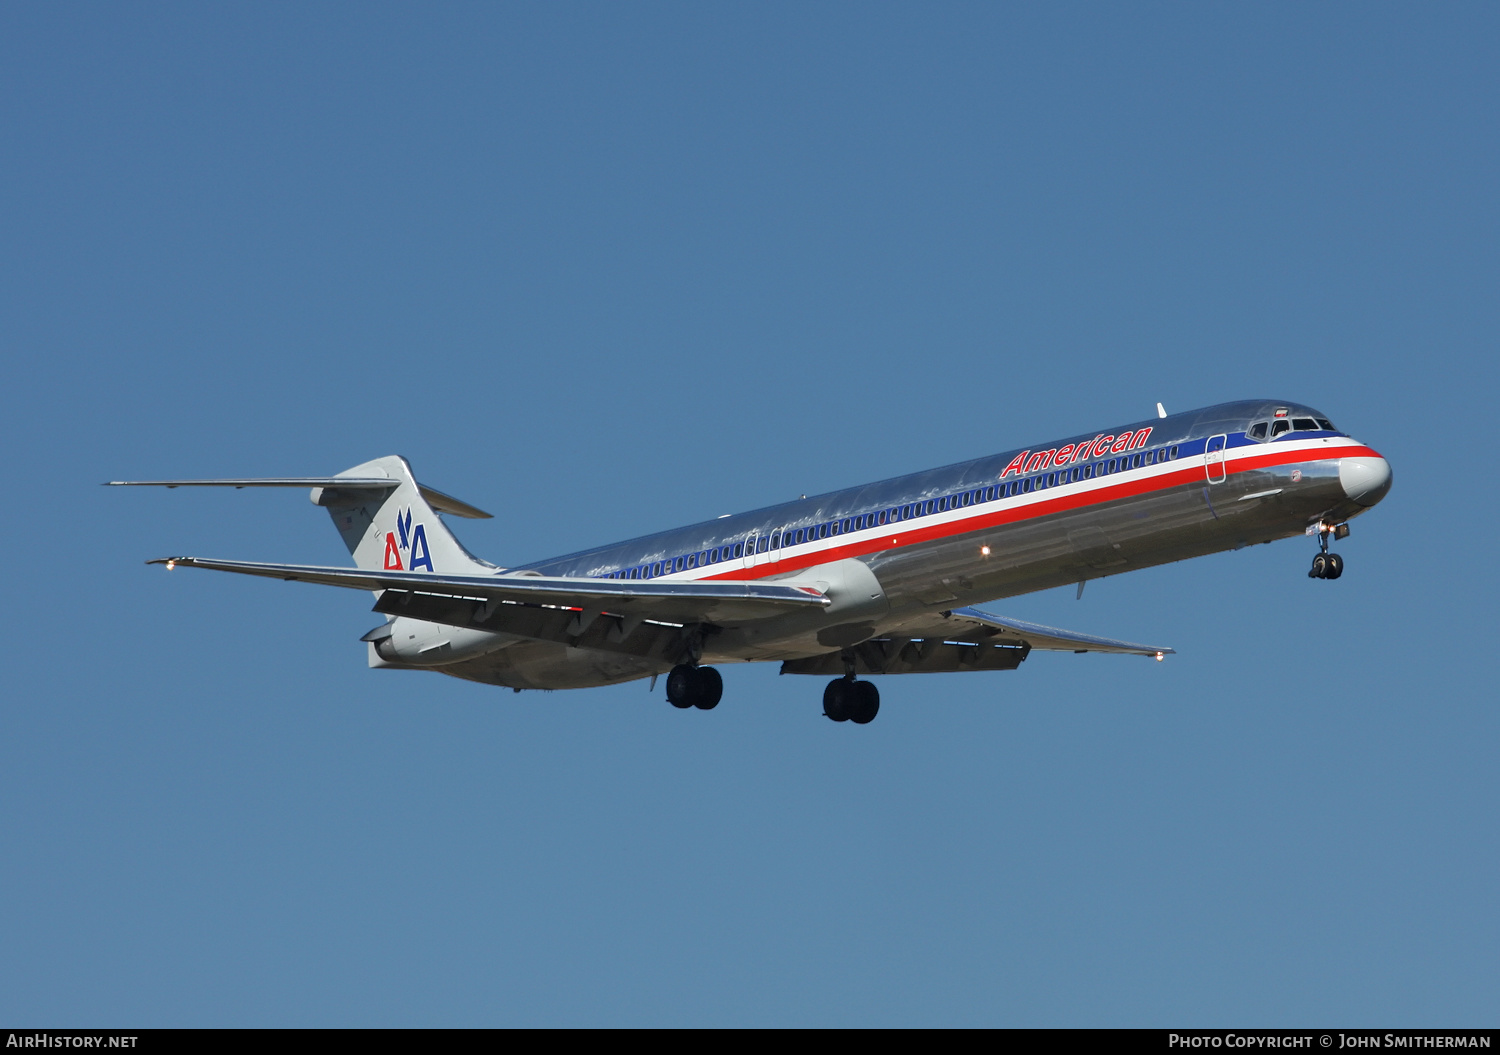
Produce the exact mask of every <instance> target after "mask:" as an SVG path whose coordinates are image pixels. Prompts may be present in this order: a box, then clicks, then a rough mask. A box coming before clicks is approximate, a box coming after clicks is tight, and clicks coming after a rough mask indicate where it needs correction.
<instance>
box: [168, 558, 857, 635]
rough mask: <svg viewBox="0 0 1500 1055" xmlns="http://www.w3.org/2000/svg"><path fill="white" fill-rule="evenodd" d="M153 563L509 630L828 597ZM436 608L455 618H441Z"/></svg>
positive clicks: (735, 586)
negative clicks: (553, 618) (525, 623)
mask: <svg viewBox="0 0 1500 1055" xmlns="http://www.w3.org/2000/svg"><path fill="white" fill-rule="evenodd" d="M148 563H150V564H165V565H166V566H167V567H168V568H177V567H183V568H208V569H210V570H213V571H232V572H238V573H239V574H241V575H258V576H261V577H263V578H268V579H284V580H286V581H288V582H311V583H317V584H320V585H323V586H343V587H346V588H348V589H351V590H371V591H374V592H376V593H379V594H381V597H380V600H379V601H378V602H377V604H376V606H375V610H376V611H379V612H387V613H390V614H398V615H411V616H413V617H415V618H418V619H432V620H434V621H437V622H444V623H451V624H453V625H456V626H473V627H480V628H483V629H487V630H489V629H493V630H499V631H503V632H506V633H523V631H521V630H517V629H512V628H511V627H509V626H506V625H501V624H503V623H505V622H506V621H507V620H506V618H505V617H506V615H507V613H506V611H505V610H506V609H507V608H515V607H526V608H542V609H547V610H549V611H553V612H558V611H565V612H566V613H567V618H568V619H575V620H576V621H582V619H589V620H593V619H596V618H597V617H598V616H600V615H610V616H613V617H615V618H616V619H621V620H625V621H631V622H639V621H640V620H643V619H646V620H654V621H658V622H665V623H674V624H678V625H686V624H691V623H735V622H744V621H747V620H752V619H766V618H770V617H772V616H777V615H784V614H786V613H788V612H792V611H798V610H806V609H808V608H823V607H827V606H828V604H829V603H830V602H829V600H828V598H827V597H825V596H824V595H823V594H822V593H821V592H819V591H818V590H816V589H813V588H812V587H809V586H780V585H775V584H772V583H760V582H637V581H635V580H617V579H567V578H547V577H543V576H526V575H459V576H440V575H428V574H425V573H423V572H409V571H365V570H363V569H359V568H326V567H319V566H317V565H308V564H258V563H254V562H252V561H240V560H211V559H207V558H203V557H167V558H163V559H161V560H154V561H149V562H148ZM434 613H442V614H444V615H447V616H450V617H451V618H440V616H439V615H438V614H434ZM514 614H515V615H517V616H519V615H520V613H514ZM525 636H528V637H531V636H537V635H534V634H526V635H525ZM547 636H549V637H550V636H551V635H547Z"/></svg>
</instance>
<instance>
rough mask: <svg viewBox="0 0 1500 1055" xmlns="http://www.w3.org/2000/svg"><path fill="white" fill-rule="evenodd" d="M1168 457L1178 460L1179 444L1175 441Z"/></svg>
mask: <svg viewBox="0 0 1500 1055" xmlns="http://www.w3.org/2000/svg"><path fill="white" fill-rule="evenodd" d="M1167 457H1168V458H1171V459H1172V460H1173V461H1174V462H1175V461H1176V460H1177V445H1176V444H1175V443H1174V444H1173V445H1172V450H1171V452H1170V453H1168V455H1167Z"/></svg>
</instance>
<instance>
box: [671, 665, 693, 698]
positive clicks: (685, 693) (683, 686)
mask: <svg viewBox="0 0 1500 1055" xmlns="http://www.w3.org/2000/svg"><path fill="white" fill-rule="evenodd" d="M696 673H697V672H696V671H695V670H693V668H692V667H690V666H688V665H687V664H686V663H679V664H678V665H677V666H675V667H673V668H672V673H670V674H668V675H667V702H668V703H670V704H671V705H672V706H673V707H677V708H679V709H681V710H686V709H687V708H689V707H691V706H692V705H693V688H694V686H695V684H696V682H697V678H696V677H694V675H695V674H696Z"/></svg>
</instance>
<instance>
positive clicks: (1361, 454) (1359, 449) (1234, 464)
mask: <svg viewBox="0 0 1500 1055" xmlns="http://www.w3.org/2000/svg"><path fill="white" fill-rule="evenodd" d="M1194 457H1195V458H1196V457H1199V456H1197V455H1195V456H1194ZM1379 457H1380V455H1379V454H1377V453H1376V452H1375V451H1373V450H1371V449H1370V448H1369V447H1365V446H1356V447H1337V448H1335V449H1334V451H1330V452H1329V453H1327V454H1319V453H1317V452H1315V451H1309V450H1296V451H1276V452H1274V453H1272V452H1268V453H1266V454H1258V455H1253V456H1250V457H1244V456H1242V457H1239V458H1233V459H1228V460H1226V461H1225V463H1224V464H1225V468H1226V469H1227V470H1228V472H1227V473H1226V479H1227V478H1228V477H1229V476H1234V475H1237V474H1239V473H1245V472H1253V471H1254V470H1256V469H1266V468H1270V467H1271V466H1275V465H1295V464H1298V463H1307V462H1323V461H1337V460H1338V459H1340V458H1379ZM1186 483H1202V484H1203V485H1204V486H1205V487H1221V486H1223V484H1222V482H1221V483H1217V484H1210V483H1209V482H1208V478H1207V476H1206V474H1205V471H1204V464H1203V462H1202V461H1197V462H1195V463H1194V464H1192V465H1187V466H1184V467H1183V468H1181V469H1174V470H1173V471H1171V472H1167V473H1161V474H1159V475H1156V476H1149V477H1146V478H1145V479H1142V480H1122V481H1121V482H1120V483H1118V484H1111V485H1109V486H1107V487H1096V488H1093V489H1092V490H1087V491H1077V492H1074V493H1073V494H1060V495H1058V496H1057V497H1056V498H1049V499H1046V500H1045V501H1040V502H1030V503H1027V504H1026V505H1024V506H1019V507H1016V508H1012V509H996V510H994V511H992V512H987V513H981V514H979V515H977V516H971V517H965V518H963V519H961V520H953V521H949V522H948V523H946V524H933V525H931V526H928V527H919V526H917V525H919V524H920V523H921V521H919V520H903V521H901V522H900V523H899V524H895V525H886V526H887V527H889V528H892V530H891V531H889V532H888V533H887V534H886V535H885V536H882V537H876V538H867V539H862V540H860V541H859V542H851V543H849V544H848V545H847V546H830V547H829V548H827V549H820V550H817V551H815V552H812V553H801V554H797V555H796V556H793V557H782V558H781V559H780V560H778V561H766V562H765V563H763V564H757V565H756V566H755V567H753V568H736V569H734V570H733V571H727V572H720V573H719V574H717V575H705V576H703V577H702V578H701V579H699V580H696V581H699V582H709V581H718V580H724V579H732V580H752V579H764V578H766V577H767V576H768V575H783V574H785V573H786V572H789V571H797V570H799V569H802V568H812V567H816V566H817V565H819V564H827V563H829V562H830V561H835V560H843V559H845V558H846V557H860V556H863V555H865V554H867V553H881V552H884V551H886V550H893V549H906V548H907V547H909V546H920V545H922V544H923V543H924V542H935V541H937V540H939V539H945V538H953V537H954V536H957V535H967V534H969V533H970V532H974V531H983V530H984V529H985V528H993V527H1000V526H1001V525H1003V524H1015V523H1019V522H1020V521H1023V520H1036V519H1038V518H1040V517H1044V516H1051V515H1053V514H1055V513H1065V512H1068V511H1070V510H1073V509H1083V508H1085V507H1086V506H1097V505H1105V504H1107V503H1109V502H1115V501H1118V500H1119V499H1122V498H1134V497H1136V496H1138V495H1143V494H1149V493H1151V492H1152V491H1166V490H1169V489H1170V488H1173V487H1177V486H1179V485H1181V484H1186ZM1065 486H1067V485H1065V484H1059V485H1058V487H1059V488H1062V487H1065ZM1032 493H1033V494H1035V493H1036V492H1032ZM1003 501H1005V499H997V502H1003ZM905 504H906V503H904V502H903V503H902V505H905ZM986 504H989V503H986ZM908 524H910V525H912V526H911V527H910V528H908V527H907V525H908ZM783 552H785V551H784V550H783ZM738 559H743V558H738Z"/></svg>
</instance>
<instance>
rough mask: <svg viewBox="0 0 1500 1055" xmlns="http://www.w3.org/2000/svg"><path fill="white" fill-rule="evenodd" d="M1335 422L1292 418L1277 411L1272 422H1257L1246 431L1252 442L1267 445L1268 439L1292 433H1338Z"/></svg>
mask: <svg viewBox="0 0 1500 1055" xmlns="http://www.w3.org/2000/svg"><path fill="white" fill-rule="evenodd" d="M1337 431H1338V429H1336V428H1334V427H1333V422H1331V421H1329V420H1328V419H1327V418H1303V417H1295V418H1294V417H1291V416H1289V411H1287V410H1280V409H1279V410H1277V411H1276V416H1275V417H1274V418H1272V419H1271V420H1270V421H1257V422H1255V424H1253V425H1251V426H1250V427H1249V428H1248V429H1246V430H1245V435H1246V436H1248V437H1250V438H1251V439H1252V440H1256V441H1258V442H1260V443H1265V442H1266V441H1267V440H1268V439H1270V440H1274V439H1278V438H1279V437H1281V436H1285V435H1286V434H1288V433H1291V432H1337Z"/></svg>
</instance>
